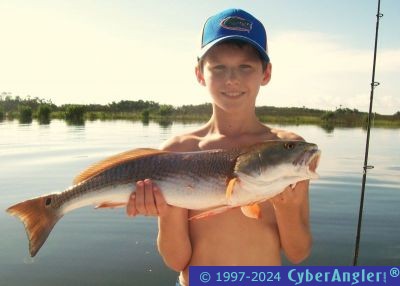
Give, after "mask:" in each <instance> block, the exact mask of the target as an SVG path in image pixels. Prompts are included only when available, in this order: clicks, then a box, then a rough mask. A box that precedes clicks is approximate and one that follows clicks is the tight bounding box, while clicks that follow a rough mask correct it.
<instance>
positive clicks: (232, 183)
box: [225, 178, 239, 199]
mask: <svg viewBox="0 0 400 286" xmlns="http://www.w3.org/2000/svg"><path fill="white" fill-rule="evenodd" d="M238 180H239V179H238V178H232V179H230V180H229V182H228V184H227V186H226V192H225V195H226V198H227V199H230V198H231V196H232V194H233V188H234V187H235V184H236V183H237V182H238Z"/></svg>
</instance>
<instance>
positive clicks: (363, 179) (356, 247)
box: [353, 0, 383, 266]
mask: <svg viewBox="0 0 400 286" xmlns="http://www.w3.org/2000/svg"><path fill="white" fill-rule="evenodd" d="M380 9H381V0H378V12H377V14H376V28H375V47H374V61H373V67H372V81H371V93H370V98H369V111H368V121H367V139H366V142H365V157H364V166H363V177H362V184H361V198H360V208H359V212H358V224H357V235H356V244H355V250H354V256H353V266H356V265H357V260H358V250H359V247H360V236H361V223H362V215H363V208H364V194H365V182H366V180H367V170H368V169H372V168H374V166H371V165H368V150H369V137H370V133H371V117H372V103H373V100H374V89H375V87H377V86H378V85H379V82H376V81H375V65H376V51H377V44H378V31H379V20H380V18H381V17H383V14H382V13H381V12H380Z"/></svg>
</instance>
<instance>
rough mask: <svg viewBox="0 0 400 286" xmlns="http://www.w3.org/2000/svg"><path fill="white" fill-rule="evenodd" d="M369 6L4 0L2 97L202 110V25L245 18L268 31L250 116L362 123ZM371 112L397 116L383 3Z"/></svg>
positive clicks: (398, 79) (370, 41)
mask: <svg viewBox="0 0 400 286" xmlns="http://www.w3.org/2000/svg"><path fill="white" fill-rule="evenodd" d="M377 2H378V1H377V0H301V1H299V0H280V1H276V0H260V1H257V0H254V1H235V0H230V1H224V0H219V1H190V0H186V1H184V0H175V1H166V0H153V1H152V0H148V1H147V0H146V1H144V0H143V1H136V0H129V1H128V0H115V1H105V0H98V1H94V0H92V1H89V0H79V1H78V0H75V1H74V0H69V1H68V0H36V1H27V0H26V1H21V0H8V1H7V0H0V93H2V92H6V93H11V94H12V95H14V96H16V95H18V96H21V97H26V96H31V97H39V98H43V99H47V100H51V101H52V102H53V103H55V104H64V103H77V104H89V103H100V104H107V103H111V102H113V101H116V102H118V101H120V100H139V99H142V100H149V101H155V102H159V103H161V104H172V105H175V106H179V105H183V104H201V103H205V102H210V97H209V95H208V94H207V92H206V89H205V88H204V87H202V86H200V85H199V84H198V83H197V81H196V78H195V75H194V66H195V64H196V55H197V51H198V49H199V46H200V37H201V28H202V26H203V24H204V22H205V20H206V19H207V18H208V17H209V16H211V15H213V14H215V13H217V12H219V11H221V10H224V9H226V8H242V9H244V10H246V11H248V12H250V13H251V14H253V15H254V16H255V17H256V18H258V19H259V20H261V21H262V22H263V23H264V25H265V27H266V30H267V37H268V50H269V56H270V58H271V62H272V79H271V82H270V83H269V84H268V85H267V86H265V87H263V88H262V89H261V90H260V93H259V95H258V99H257V105H258V106H262V105H269V106H279V107H296V106H297V107H303V106H305V107H308V108H317V109H323V110H335V109H336V108H340V107H343V108H350V109H358V110H360V111H368V106H369V97H370V83H371V78H372V63H373V48H374V36H375V25H376V12H377V11H376V9H377ZM381 12H382V13H383V14H384V17H383V18H381V21H380V29H379V39H378V54H377V66H376V75H375V80H376V81H378V82H380V85H379V87H377V88H375V94H374V105H373V111H374V112H377V113H380V114H394V113H395V112H397V111H400V1H399V0H381Z"/></svg>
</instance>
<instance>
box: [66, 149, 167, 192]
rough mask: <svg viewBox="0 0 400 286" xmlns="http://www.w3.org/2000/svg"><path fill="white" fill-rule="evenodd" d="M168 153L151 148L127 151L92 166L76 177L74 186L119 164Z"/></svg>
mask: <svg viewBox="0 0 400 286" xmlns="http://www.w3.org/2000/svg"><path fill="white" fill-rule="evenodd" d="M163 153H168V152H167V151H161V150H158V149H150V148H143V149H134V150H130V151H126V152H123V153H120V154H117V155H114V156H111V157H108V158H106V159H104V160H102V161H100V162H98V163H95V164H94V165H92V166H90V167H89V168H87V169H86V170H84V171H82V172H81V173H80V174H79V175H78V176H76V177H75V179H74V181H73V184H74V185H76V184H79V183H80V182H83V181H85V180H87V179H89V178H91V177H93V176H95V175H97V174H99V173H101V172H103V171H105V170H107V169H110V168H112V167H114V166H116V165H118V164H121V163H124V162H127V161H130V160H135V159H139V158H143V157H148V156H152V155H157V154H163Z"/></svg>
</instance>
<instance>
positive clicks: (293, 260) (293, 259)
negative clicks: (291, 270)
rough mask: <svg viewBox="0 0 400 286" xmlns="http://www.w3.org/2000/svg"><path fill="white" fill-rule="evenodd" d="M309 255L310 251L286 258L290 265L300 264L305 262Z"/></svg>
mask: <svg viewBox="0 0 400 286" xmlns="http://www.w3.org/2000/svg"><path fill="white" fill-rule="evenodd" d="M309 255H310V250H307V251H302V252H298V253H296V254H294V255H293V254H292V255H290V256H288V255H287V256H286V257H287V259H288V260H289V261H290V262H291V263H293V264H300V263H301V262H303V261H304V260H306V259H307V257H308V256H309Z"/></svg>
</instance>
